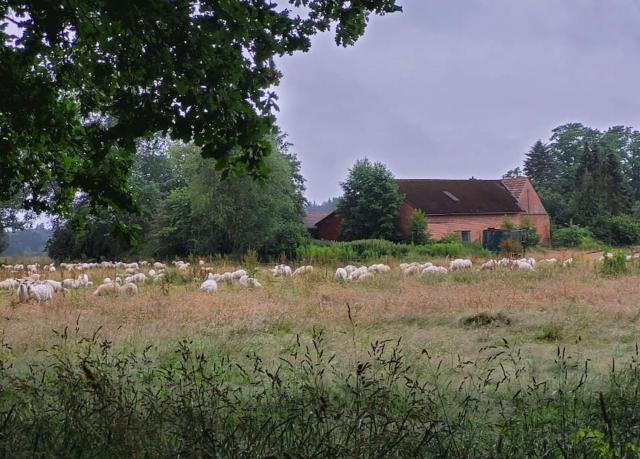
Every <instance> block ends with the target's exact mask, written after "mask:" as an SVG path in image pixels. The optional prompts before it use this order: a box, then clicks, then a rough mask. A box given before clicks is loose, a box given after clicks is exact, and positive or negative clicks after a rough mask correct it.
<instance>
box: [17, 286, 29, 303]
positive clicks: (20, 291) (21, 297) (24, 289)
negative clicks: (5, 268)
mask: <svg viewBox="0 0 640 459" xmlns="http://www.w3.org/2000/svg"><path fill="white" fill-rule="evenodd" d="M16 295H18V302H20V303H26V302H27V301H29V286H28V285H27V284H25V283H21V284H19V285H18V288H17V289H16Z"/></svg>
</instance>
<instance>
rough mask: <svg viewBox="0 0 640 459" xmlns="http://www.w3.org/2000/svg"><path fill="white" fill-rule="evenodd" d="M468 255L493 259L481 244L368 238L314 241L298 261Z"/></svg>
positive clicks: (327, 262) (307, 246) (302, 248)
mask: <svg viewBox="0 0 640 459" xmlns="http://www.w3.org/2000/svg"><path fill="white" fill-rule="evenodd" d="M465 254H470V255H477V256H489V255H490V254H489V252H487V251H486V250H485V249H483V248H482V247H481V246H479V245H478V244H463V243H462V242H460V240H457V241H455V242H444V243H443V242H437V243H434V244H422V245H418V244H415V245H412V244H400V243H395V242H390V241H386V240H383V239H364V240H360V241H349V242H337V241H313V242H312V243H311V244H309V245H306V246H301V247H299V248H298V250H297V253H296V256H297V259H298V260H304V261H306V262H308V263H312V264H313V263H315V264H334V263H338V262H342V263H350V262H356V261H357V262H366V261H368V260H377V259H380V258H384V257H393V258H398V259H402V258H410V257H414V258H418V257H460V256H463V255H465Z"/></svg>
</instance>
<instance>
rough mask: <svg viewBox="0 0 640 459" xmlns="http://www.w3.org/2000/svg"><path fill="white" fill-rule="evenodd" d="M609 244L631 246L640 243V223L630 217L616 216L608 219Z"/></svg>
mask: <svg viewBox="0 0 640 459" xmlns="http://www.w3.org/2000/svg"><path fill="white" fill-rule="evenodd" d="M608 226H609V234H610V242H611V244H615V245H632V244H637V243H638V241H640V223H639V222H638V221H637V220H636V219H634V218H633V217H631V216H630V215H617V216H615V217H611V218H610V219H609V225H608Z"/></svg>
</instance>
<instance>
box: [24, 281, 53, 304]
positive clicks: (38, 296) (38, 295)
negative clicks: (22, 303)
mask: <svg viewBox="0 0 640 459" xmlns="http://www.w3.org/2000/svg"><path fill="white" fill-rule="evenodd" d="M27 290H28V292H29V298H32V299H34V300H36V301H37V302H38V303H42V302H44V301H51V300H52V299H53V287H52V286H51V285H49V284H36V285H29V286H27Z"/></svg>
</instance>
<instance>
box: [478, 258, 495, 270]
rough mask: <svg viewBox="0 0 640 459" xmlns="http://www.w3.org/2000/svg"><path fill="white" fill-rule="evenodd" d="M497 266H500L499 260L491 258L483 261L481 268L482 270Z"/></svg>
mask: <svg viewBox="0 0 640 459" xmlns="http://www.w3.org/2000/svg"><path fill="white" fill-rule="evenodd" d="M496 266H498V262H497V261H496V260H489V261H487V262H485V263H483V264H482V266H480V269H481V270H488V269H494V268H495V267H496Z"/></svg>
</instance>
